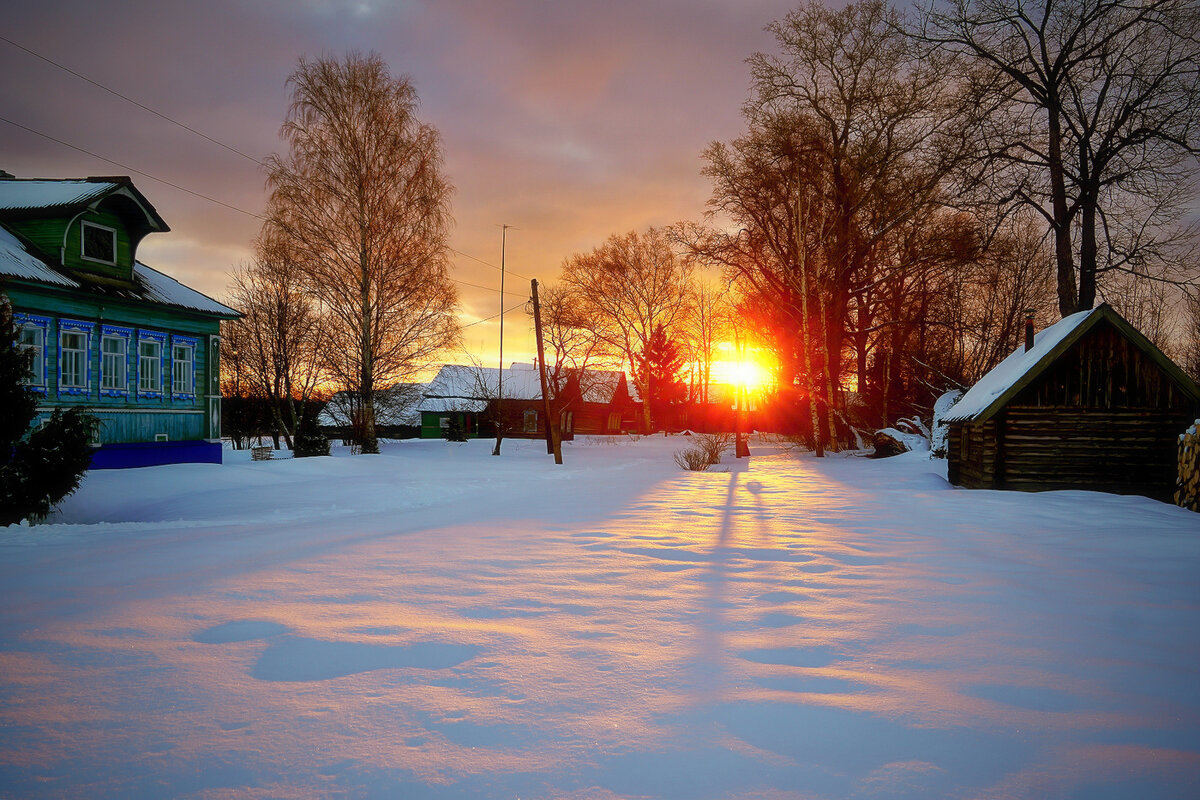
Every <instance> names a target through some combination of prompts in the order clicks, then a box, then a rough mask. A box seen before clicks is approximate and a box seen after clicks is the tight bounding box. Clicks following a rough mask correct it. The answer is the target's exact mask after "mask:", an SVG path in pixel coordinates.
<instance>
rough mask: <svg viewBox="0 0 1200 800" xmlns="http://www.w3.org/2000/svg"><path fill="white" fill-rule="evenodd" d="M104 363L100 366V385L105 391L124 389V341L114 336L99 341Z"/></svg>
mask: <svg viewBox="0 0 1200 800" xmlns="http://www.w3.org/2000/svg"><path fill="white" fill-rule="evenodd" d="M100 351H101V352H102V353H103V354H104V361H103V363H102V364H101V365H100V375H101V378H100V385H101V386H103V387H104V388H105V389H124V388H125V340H124V339H122V338H119V337H116V336H105V337H103V338H101V339H100Z"/></svg>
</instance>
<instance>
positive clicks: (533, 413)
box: [521, 408, 538, 433]
mask: <svg viewBox="0 0 1200 800" xmlns="http://www.w3.org/2000/svg"><path fill="white" fill-rule="evenodd" d="M531 420H532V421H533V425H532V426H530V424H529V423H530V421H531ZM537 429H538V412H537V410H536V409H532V408H527V409H525V413H524V414H523V415H522V418H521V432H522V433H537Z"/></svg>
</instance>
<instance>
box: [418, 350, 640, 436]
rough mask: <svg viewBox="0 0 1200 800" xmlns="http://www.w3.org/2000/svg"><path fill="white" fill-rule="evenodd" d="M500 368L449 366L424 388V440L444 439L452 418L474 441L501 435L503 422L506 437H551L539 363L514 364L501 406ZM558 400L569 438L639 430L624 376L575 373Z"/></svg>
mask: <svg viewBox="0 0 1200 800" xmlns="http://www.w3.org/2000/svg"><path fill="white" fill-rule="evenodd" d="M500 379H501V372H500V369H499V368H497V367H475V366H464V365H461V364H447V365H445V366H444V367H442V368H441V370H439V371H438V374H437V376H436V377H434V379H433V380H432V381H430V382H429V383H428V384H426V386H425V388H424V390H423V395H424V397H423V399H422V400H421V402H420V403H419V404H418V406H417V410H418V412H419V413H420V415H421V438H423V439H436V438H440V437H442V436H443V435H444V433H445V431H446V429H447V428H449V427H450V425H451V423H452V420H454V419H455V418H456V417H457V421H458V424H460V425H461V426H462V430H463V431H464V432H465V433H466V435H467V436H468V437H469V438H476V437H481V436H495V435H496V428H495V422H496V420H497V418H502V419H503V420H504V435H505V436H509V437H513V438H529V439H536V438H541V437H543V436H545V435H546V419H545V407H544V405H543V403H542V386H541V377H540V375H539V374H538V370H537V369H536V368H535V367H534V365H533V364H521V363H514V364H513V365H512V366H511V367H510V368H508V369H505V370H504V373H503V386H504V400H503V402H497V397H499V387H500V384H501V380H500ZM563 381H564V384H563V386H562V387H561V388H560V390H559V392H558V394H557V396H556V400H555V413H556V414H557V415H558V417H559V425H560V430H561V431H562V434H563V438H564V439H566V440H570V439H572V438H574V435H575V434H576V433H580V434H597V433H619V432H621V431H624V430H634V429H636V421H635V416H634V414H633V410H634V408H635V404H634V401H633V399H632V398H631V395H630V392H629V381H628V379H627V378H626V376H625V374H624V373H623V372H615V371H605V370H586V371H583V372H580V371H577V370H573V371H569V372H568V373H567V374H566V375H565V377H564V378H563Z"/></svg>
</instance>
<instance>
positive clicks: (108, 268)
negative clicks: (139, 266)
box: [7, 210, 137, 280]
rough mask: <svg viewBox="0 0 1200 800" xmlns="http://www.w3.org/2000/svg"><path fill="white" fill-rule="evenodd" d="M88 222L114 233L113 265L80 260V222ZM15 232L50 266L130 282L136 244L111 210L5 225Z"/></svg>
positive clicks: (122, 222)
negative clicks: (47, 260)
mask: <svg viewBox="0 0 1200 800" xmlns="http://www.w3.org/2000/svg"><path fill="white" fill-rule="evenodd" d="M84 222H91V223H95V224H97V225H102V226H104V227H106V228H112V229H113V230H114V231H115V232H116V237H115V238H116V263H115V264H105V263H102V262H98V261H93V260H89V259H85V258H84V257H83V238H82V236H83V234H82V229H83V223H84ZM7 225H8V227H10V228H12V229H13V230H14V231H16V232H17V233H20V234H21V235H22V236H24V237H25V238H26V239H28V240H29V241H31V242H33V243H34V244H35V245H37V247H38V248H39V249H40V250H41V251H42V252H44V253H45V254H46V255H47V256H49V257H50V259H51V263H53V264H55V265H59V258H61V259H62V263H61V266H65V267H68V268H70V269H78V270H84V271H86V272H91V273H94V274H97V275H104V276H106V277H109V278H115V279H118V280H132V278H133V259H134V251H135V250H136V248H137V241H135V240H134V239H133V238H132V237H131V236H130V233H129V231H128V229H127V227H126V223H125V222H124V220H123V219H122V218H121V216H120V215H118V214H115V213H113V212H112V211H106V210H100V211H85V212H83V213H82V214H77V215H72V216H70V217H52V218H49V219H31V220H15V221H12V222H9V223H7Z"/></svg>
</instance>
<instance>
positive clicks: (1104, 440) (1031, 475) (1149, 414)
mask: <svg viewBox="0 0 1200 800" xmlns="http://www.w3.org/2000/svg"><path fill="white" fill-rule="evenodd" d="M1003 416H1004V439H1003V442H1002V445H1001V450H1002V459H1001V464H1002V471H1001V479H1002V482H1003V485H1004V486H1005V487H1006V488H1010V489H1026V490H1037V489H1065V488H1077V489H1096V490H1102V491H1109V492H1119V493H1124V494H1145V495H1150V496H1153V497H1159V498H1166V497H1168V496H1169V495H1170V493H1171V490H1172V489H1173V488H1174V484H1175V447H1176V439H1177V438H1178V436H1179V431H1180V430H1182V429H1183V428H1184V427H1185V426H1186V425H1187V423H1188V421H1189V418H1190V416H1191V415H1190V414H1188V413H1183V412H1178V411H1176V412H1172V411H1168V410H1156V409H1084V408H1076V407H1061V406H1059V407H1056V406H1020V405H1011V406H1009V407H1008V408H1007V409H1006V410H1005V412H1004V415H1003Z"/></svg>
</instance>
